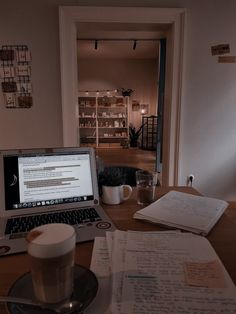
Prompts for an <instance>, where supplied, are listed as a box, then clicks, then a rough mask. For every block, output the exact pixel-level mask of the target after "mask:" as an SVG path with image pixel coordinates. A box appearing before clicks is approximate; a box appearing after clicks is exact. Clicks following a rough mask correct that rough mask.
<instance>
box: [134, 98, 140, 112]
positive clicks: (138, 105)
mask: <svg viewBox="0 0 236 314" xmlns="http://www.w3.org/2000/svg"><path fill="white" fill-rule="evenodd" d="M139 109H140V103H139V101H138V100H132V111H139Z"/></svg>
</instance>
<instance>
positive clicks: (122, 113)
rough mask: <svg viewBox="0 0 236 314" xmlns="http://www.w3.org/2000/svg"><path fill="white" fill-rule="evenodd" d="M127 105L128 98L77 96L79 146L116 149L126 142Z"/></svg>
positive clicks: (127, 126) (127, 130)
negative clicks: (113, 147)
mask: <svg viewBox="0 0 236 314" xmlns="http://www.w3.org/2000/svg"><path fill="white" fill-rule="evenodd" d="M128 105H129V97H123V96H79V101H78V129H79V136H80V143H81V145H94V146H96V147H103V146H107V147H112V146H115V147H117V146H120V145H121V143H122V141H125V140H126V141H127V140H128V137H129V110H128ZM106 144H107V145H106ZM112 144H114V145H112Z"/></svg>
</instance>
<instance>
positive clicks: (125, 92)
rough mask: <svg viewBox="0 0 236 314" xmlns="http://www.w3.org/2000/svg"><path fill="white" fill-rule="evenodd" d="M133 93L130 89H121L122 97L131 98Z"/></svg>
mask: <svg viewBox="0 0 236 314" xmlns="http://www.w3.org/2000/svg"><path fill="white" fill-rule="evenodd" d="M133 92H134V90H133V89H131V88H123V87H122V88H121V94H122V96H131V95H132V93H133Z"/></svg>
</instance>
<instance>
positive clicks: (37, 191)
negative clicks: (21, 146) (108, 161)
mask: <svg viewBox="0 0 236 314" xmlns="http://www.w3.org/2000/svg"><path fill="white" fill-rule="evenodd" d="M3 167H4V185H5V209H6V210H12V209H14V210H16V209H21V208H32V207H43V206H48V205H57V204H65V203H75V202H83V201H89V200H93V199H94V195H93V194H94V193H93V184H92V173H91V163H90V154H89V153H86V152H83V153H78V152H70V153H66V152H57V153H55V152H53V153H40V154H25V155H24V154H23V155H9V156H8V155H5V156H4V159H3Z"/></svg>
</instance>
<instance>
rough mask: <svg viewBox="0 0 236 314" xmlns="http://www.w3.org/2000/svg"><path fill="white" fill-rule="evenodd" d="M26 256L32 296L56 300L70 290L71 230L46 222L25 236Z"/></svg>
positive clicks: (71, 270) (73, 242)
mask: <svg viewBox="0 0 236 314" xmlns="http://www.w3.org/2000/svg"><path fill="white" fill-rule="evenodd" d="M27 242H28V256H29V262H30V269H31V274H32V281H33V287H34V293H35V297H36V299H38V300H39V301H40V302H43V303H58V302H61V301H63V300H65V299H67V298H68V297H70V295H71V294H72V292H73V282H74V280H73V278H74V276H73V270H74V256H75V242H76V236H75V230H74V228H73V227H72V226H70V225H67V224H61V223H55V224H46V225H42V226H39V227H37V228H34V229H33V230H31V231H30V232H29V234H28V236H27Z"/></svg>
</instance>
